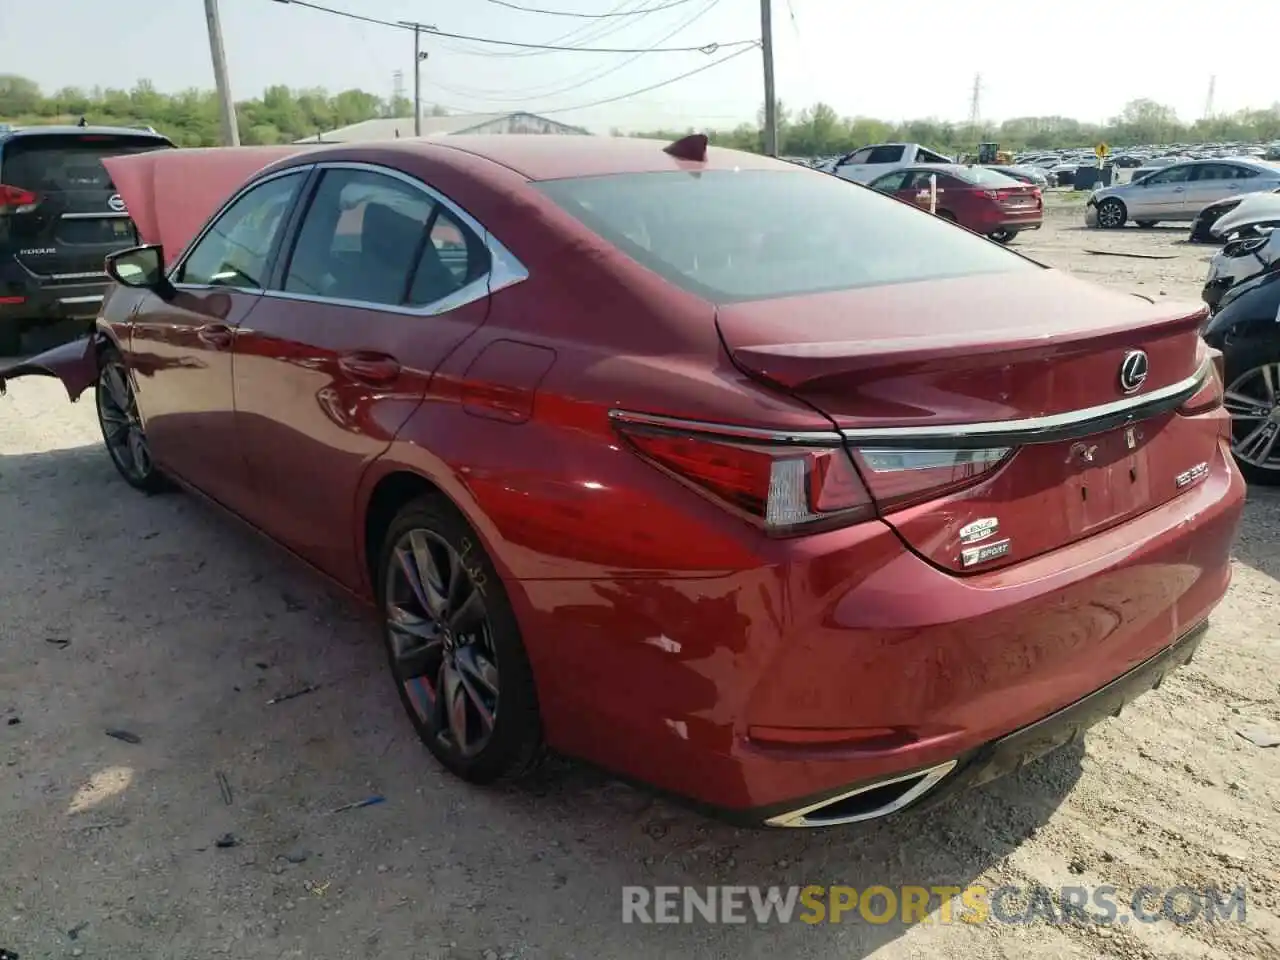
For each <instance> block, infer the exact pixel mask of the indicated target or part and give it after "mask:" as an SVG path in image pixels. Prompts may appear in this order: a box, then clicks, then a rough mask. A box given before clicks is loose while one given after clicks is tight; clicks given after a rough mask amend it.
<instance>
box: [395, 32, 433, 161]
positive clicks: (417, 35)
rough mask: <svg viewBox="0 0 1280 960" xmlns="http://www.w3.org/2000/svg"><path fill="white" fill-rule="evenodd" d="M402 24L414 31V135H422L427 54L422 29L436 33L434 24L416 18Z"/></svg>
mask: <svg viewBox="0 0 1280 960" xmlns="http://www.w3.org/2000/svg"><path fill="white" fill-rule="evenodd" d="M398 22H399V24H400V26H402V27H408V28H409V29H410V30H412V31H413V135H414V136H415V137H420V136H422V61H423V60H425V59H427V54H425V53H423V51H422V31H424V30H428V31H430V32H432V33H435V30H436V28H435V26H434V25H433V24H426V23H418V22H417V21H415V20H400V21H398Z"/></svg>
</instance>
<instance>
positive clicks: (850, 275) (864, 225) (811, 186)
mask: <svg viewBox="0 0 1280 960" xmlns="http://www.w3.org/2000/svg"><path fill="white" fill-rule="evenodd" d="M537 186H538V187H539V188H540V189H541V190H543V191H544V192H545V193H546V194H547V195H548V196H550V197H551V198H552V199H553V200H554V201H555V202H556V203H558V204H559V205H560V206H561V207H563V208H564V209H565V210H567V211H568V212H569V213H571V214H572V215H573V216H575V217H577V218H578V219H579V220H581V221H582V222H583V223H584V224H586V226H587V227H589V228H590V229H591V230H593V231H595V232H596V233H598V234H599V235H600V236H602V237H603V238H604V239H606V240H608V241H609V242H610V243H612V244H613V245H614V246H616V247H618V248H619V249H620V250H622V251H623V252H624V253H626V254H627V255H629V256H630V257H632V258H633V259H635V260H637V261H638V262H640V263H642V264H643V265H644V266H646V267H648V268H649V269H651V270H653V271H654V272H656V273H658V274H660V275H661V276H663V277H665V278H666V279H667V280H669V281H670V282H672V283H674V284H676V285H677V286H680V287H683V288H684V289H686V290H690V291H692V292H694V293H696V294H698V295H700V296H703V297H705V298H707V299H708V300H711V301H713V302H718V303H731V302H734V301H741V300H765V299H770V298H774V297H786V296H793V295H800V294H807V293H819V292H823V291H829V290H843V289H849V288H853V287H865V286H875V285H879V284H887V283H905V282H910V281H916V280H934V279H940V278H943V277H962V276H969V275H972V274H987V273H1003V272H1009V271H1014V270H1034V269H1039V268H1038V267H1037V266H1036V265H1035V264H1033V263H1032V262H1031V261H1029V260H1025V259H1023V258H1022V257H1019V256H1017V255H1016V254H1014V253H1011V252H1009V251H1007V250H1005V249H1004V248H1002V247H1000V246H998V245H996V244H992V243H989V242H988V241H986V240H985V239H983V238H981V237H978V236H975V235H973V234H970V233H967V232H965V231H963V230H956V229H955V228H954V227H952V226H950V225H949V224H947V223H945V222H944V221H941V220H938V219H937V218H936V217H932V216H930V215H929V214H928V213H926V212H924V211H920V210H915V209H912V208H911V206H909V205H907V204H903V203H899V202H898V201H897V200H895V199H893V198H892V197H888V196H885V195H884V194H881V193H878V192H876V191H874V190H868V189H867V188H865V187H861V186H858V185H856V184H852V183H849V182H847V181H845V180H841V179H840V178H839V177H833V176H830V175H828V174H823V173H816V172H812V171H807V170H739V171H730V170H715V171H709V172H706V173H683V172H671V173H640V174H618V175H613V176H601V177H587V178H581V179H571V180H552V181H545V182H543V183H540V184H537Z"/></svg>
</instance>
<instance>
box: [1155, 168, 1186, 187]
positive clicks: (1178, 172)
mask: <svg viewBox="0 0 1280 960" xmlns="http://www.w3.org/2000/svg"><path fill="white" fill-rule="evenodd" d="M1193 169H1194V168H1193V167H1188V166H1180V167H1165V168H1164V169H1163V170H1161V171H1160V172H1159V173H1157V174H1153V175H1152V176H1151V177H1149V178H1148V179H1147V181H1146V182H1147V183H1148V184H1150V185H1151V186H1153V187H1156V186H1163V185H1165V184H1167V183H1186V182H1187V181H1188V180H1189V179H1190V178H1191V171H1192V170H1193Z"/></svg>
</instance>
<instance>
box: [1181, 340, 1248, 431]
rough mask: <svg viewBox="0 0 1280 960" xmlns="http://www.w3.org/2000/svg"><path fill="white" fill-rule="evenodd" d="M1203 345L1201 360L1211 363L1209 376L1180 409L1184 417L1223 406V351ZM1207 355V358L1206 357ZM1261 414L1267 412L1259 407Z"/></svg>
mask: <svg viewBox="0 0 1280 960" xmlns="http://www.w3.org/2000/svg"><path fill="white" fill-rule="evenodd" d="M1201 343H1202V344H1203V346H1202V349H1201V351H1200V359H1201V362H1203V361H1204V360H1205V359H1208V360H1210V361H1211V363H1210V365H1209V375H1208V376H1207V377H1205V378H1204V382H1203V383H1202V384H1200V389H1199V390H1197V391H1196V392H1195V393H1193V394H1192V395H1191V396H1190V397H1189V398H1187V401H1186V402H1185V403H1184V404H1183V405H1182V406H1180V407H1179V408H1178V412H1179V413H1181V414H1183V415H1184V416H1188V417H1193V416H1195V415H1196V414H1198V413H1208V412H1209V411H1210V410H1215V409H1217V408H1218V407H1220V406H1222V396H1223V384H1224V383H1225V381H1224V379H1223V373H1224V367H1223V359H1222V351H1221V350H1217V349H1214V348H1213V347H1210V346H1209V345H1208V344H1204V342H1203V341H1201ZM1206 354H1207V357H1206ZM1259 412H1260V413H1261V414H1265V413H1266V412H1267V411H1266V410H1265V409H1264V408H1263V407H1261V406H1260V407H1259Z"/></svg>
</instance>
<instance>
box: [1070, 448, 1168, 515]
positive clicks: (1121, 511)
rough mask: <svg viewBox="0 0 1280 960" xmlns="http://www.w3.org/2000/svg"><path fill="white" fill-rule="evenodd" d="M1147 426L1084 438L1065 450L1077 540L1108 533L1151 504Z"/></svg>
mask: <svg viewBox="0 0 1280 960" xmlns="http://www.w3.org/2000/svg"><path fill="white" fill-rule="evenodd" d="M1148 463H1149V457H1148V455H1147V445H1146V437H1145V435H1144V433H1143V425H1142V424H1135V425H1133V426H1129V427H1123V428H1121V429H1118V430H1112V431H1110V432H1108V433H1103V434H1098V435H1096V436H1092V437H1086V438H1085V439H1084V440H1079V441H1076V442H1075V443H1072V444H1070V445H1069V447H1068V449H1067V464H1066V467H1067V479H1066V483H1065V487H1066V498H1065V499H1066V511H1067V517H1068V525H1069V527H1070V529H1071V531H1072V532H1073V533H1075V534H1078V535H1083V534H1088V533H1090V532H1092V531H1094V530H1098V529H1101V528H1105V527H1109V526H1112V525H1113V524H1115V523H1116V522H1118V521H1120V520H1123V519H1124V518H1125V517H1129V516H1132V515H1133V514H1136V513H1140V512H1141V511H1143V510H1144V509H1145V508H1146V507H1148V506H1149V505H1150V504H1151V503H1152V499H1153V498H1152V489H1151V474H1150V471H1149V470H1148V469H1147V467H1148Z"/></svg>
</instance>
